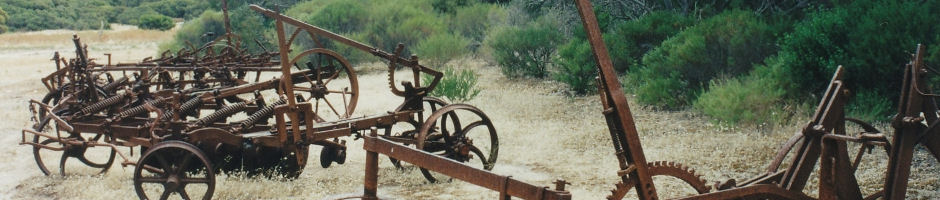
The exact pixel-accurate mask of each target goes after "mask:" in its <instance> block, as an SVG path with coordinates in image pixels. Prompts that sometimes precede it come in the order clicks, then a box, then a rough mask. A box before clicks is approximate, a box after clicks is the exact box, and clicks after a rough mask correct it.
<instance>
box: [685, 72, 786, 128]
mask: <svg viewBox="0 0 940 200" xmlns="http://www.w3.org/2000/svg"><path fill="white" fill-rule="evenodd" d="M775 63H779V62H775ZM781 73H786V72H784V71H783V67H781V66H780V65H759V66H756V67H755V68H754V70H753V71H751V72H750V73H748V75H746V76H741V77H735V78H729V79H724V80H712V81H711V82H710V83H709V89H708V91H706V92H704V93H702V95H701V96H699V97H698V99H696V100H695V102H694V107H695V108H696V109H697V110H699V111H701V112H702V113H704V114H706V115H709V116H712V117H713V118H715V119H717V120H719V121H721V122H725V123H730V124H737V123H747V124H761V123H773V122H777V121H779V120H780V119H782V118H783V117H784V116H786V114H785V113H784V112H783V109H782V106H781V104H783V103H785V99H784V95H785V94H786V91H785V89H784V87H785V86H786V85H785V84H786V83H781V82H779V81H780V80H778V79H775V77H776V76H777V75H778V74H781Z"/></svg>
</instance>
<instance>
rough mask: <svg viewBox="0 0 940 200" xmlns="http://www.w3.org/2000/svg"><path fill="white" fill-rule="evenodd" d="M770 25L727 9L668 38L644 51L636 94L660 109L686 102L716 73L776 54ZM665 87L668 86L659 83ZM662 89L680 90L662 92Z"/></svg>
mask: <svg viewBox="0 0 940 200" xmlns="http://www.w3.org/2000/svg"><path fill="white" fill-rule="evenodd" d="M769 28H770V27H769V26H768V25H767V24H766V23H764V22H763V21H761V20H760V19H759V18H758V16H756V15H754V14H753V13H750V12H746V11H728V12H724V13H722V14H719V15H716V16H714V17H711V18H708V19H706V20H705V21H703V22H702V23H699V24H696V25H695V26H692V27H690V28H688V29H686V30H684V31H682V32H680V33H678V34H676V35H675V36H673V37H670V38H669V39H667V40H665V41H663V43H662V44H661V45H660V46H659V47H657V48H655V49H653V50H652V51H650V52H649V53H647V54H646V55H645V56H643V66H642V67H641V69H639V73H631V74H636V75H635V76H632V77H631V79H633V81H635V82H636V83H638V85H637V86H636V87H638V88H637V89H636V91H637V95H638V96H640V97H641V99H648V100H649V101H645V102H649V103H655V104H657V105H658V106H657V107H659V108H662V109H676V108H680V107H683V106H686V105H688V103H690V102H691V100H692V99H693V98H694V97H695V96H697V94H698V93H699V92H701V91H702V90H703V89H706V88H707V87H708V85H709V82H710V81H711V80H712V79H713V78H716V77H719V76H725V77H734V76H736V75H738V74H742V73H745V72H748V71H749V70H750V69H751V68H752V65H753V64H755V63H758V62H760V61H762V60H764V59H765V57H767V56H768V55H770V54H771V53H773V51H774V45H773V37H772V35H771V33H770V32H769ZM659 79H665V80H659ZM672 79H675V80H672ZM663 83H670V84H663ZM676 83H683V84H676ZM665 86H669V87H668V88H660V87H665ZM676 87H679V88H676ZM660 89H669V90H673V89H675V90H678V91H679V94H672V95H667V94H663V91H661V90H660ZM646 92H651V93H652V94H651V93H646ZM674 98H677V99H674ZM666 102H668V103H666ZM664 103H665V105H663V104H664Z"/></svg>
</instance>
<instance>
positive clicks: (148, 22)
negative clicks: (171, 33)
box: [138, 14, 175, 31]
mask: <svg viewBox="0 0 940 200" xmlns="http://www.w3.org/2000/svg"><path fill="white" fill-rule="evenodd" d="M139 22H140V24H138V26H139V27H140V28H142V29H156V30H161V31H165V30H170V29H172V28H173V26H174V25H175V24H173V19H170V17H167V16H163V15H160V14H154V15H144V16H140V20H139Z"/></svg>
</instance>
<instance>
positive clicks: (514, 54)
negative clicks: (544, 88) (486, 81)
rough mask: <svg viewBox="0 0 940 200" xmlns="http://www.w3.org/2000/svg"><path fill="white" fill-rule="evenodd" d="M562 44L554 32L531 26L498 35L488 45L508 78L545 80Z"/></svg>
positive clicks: (508, 28) (544, 27) (559, 33)
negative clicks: (553, 56) (552, 59)
mask: <svg viewBox="0 0 940 200" xmlns="http://www.w3.org/2000/svg"><path fill="white" fill-rule="evenodd" d="M563 41H564V38H562V34H561V32H558V30H556V29H555V28H553V27H551V26H548V25H541V24H540V23H531V24H529V25H526V26H523V27H507V28H505V29H502V30H499V31H496V33H494V35H492V36H490V37H488V38H487V41H486V43H487V45H488V46H489V48H490V49H492V51H493V52H492V54H493V58H494V59H495V60H496V62H497V63H498V64H499V66H500V68H501V69H502V72H503V74H504V75H506V76H507V77H510V78H515V77H534V78H544V77H546V76H547V75H548V70H547V68H548V65H549V63H550V62H551V58H552V55H553V54H554V53H555V50H556V48H557V46H558V45H559V44H561V43H562V42H563Z"/></svg>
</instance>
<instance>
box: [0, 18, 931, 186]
mask: <svg viewBox="0 0 940 200" xmlns="http://www.w3.org/2000/svg"><path fill="white" fill-rule="evenodd" d="M121 31H122V30H116V31H108V32H106V33H107V34H111V33H112V32H113V33H115V34H117V35H121V34H123V32H121ZM139 32H141V31H139ZM79 34H80V35H81V34H82V33H79ZM93 34H94V33H93ZM127 34H128V35H127V36H116V35H114V36H109V37H110V38H111V39H110V40H107V41H105V40H101V41H97V42H96V41H94V40H93V39H87V40H85V41H86V42H88V43H89V46H90V47H92V48H93V49H94V48H107V49H112V50H115V51H116V52H115V56H118V55H119V54H118V53H121V55H122V56H127V57H131V58H129V59H126V60H128V61H132V60H136V59H139V58H142V57H146V56H149V55H152V54H153V53H154V52H153V49H156V42H159V40H157V41H155V40H154V39H153V38H161V39H162V40H166V39H169V37H168V36H167V35H169V34H166V33H163V34H156V33H147V32H141V34H144V35H145V36H137V35H133V34H131V33H127ZM146 34H155V35H149V36H146ZM70 37H71V36H70V33H61V34H51V35H49V36H41V33H25V34H24V33H17V34H6V35H0V39H2V40H0V43H4V44H3V45H0V53H2V54H0V62H2V63H0V66H2V68H0V69H2V70H0V76H2V77H3V79H0V92H2V94H4V96H3V97H2V99H3V100H2V101H0V110H2V111H3V112H4V113H2V114H4V115H5V116H8V118H7V120H3V121H0V130H2V131H3V132H5V133H7V136H6V137H0V143H2V144H3V145H0V153H4V155H7V156H3V157H0V163H2V164H0V177H4V178H3V181H0V199H5V198H17V199H113V198H118V199H124V198H134V197H135V196H136V195H135V194H134V190H133V186H132V181H131V172H132V170H133V168H132V167H128V168H121V167H120V166H119V165H115V166H114V168H112V170H111V171H110V172H109V173H107V174H104V175H101V176H70V177H58V176H52V177H47V176H42V175H41V173H40V172H39V170H37V169H36V167H35V164H34V163H33V159H32V155H31V152H30V151H31V150H30V148H29V147H26V146H19V145H15V144H16V143H17V142H18V141H19V135H18V133H19V129H21V128H23V127H27V126H29V121H28V120H27V118H28V116H27V115H28V111H27V110H26V101H27V100H28V99H30V98H34V99H35V98H41V96H42V95H43V94H44V91H43V89H42V86H41V85H39V84H37V83H38V82H39V81H38V80H39V77H41V76H42V75H44V74H48V73H49V72H50V71H51V69H53V67H52V64H51V62H49V61H48V58H49V57H51V54H52V53H51V52H52V51H61V52H71V51H72V50H71V48H70V46H69V45H70V44H71V43H70V41H69V38H70ZM93 37H94V36H84V35H83V38H93ZM42 38H46V39H45V40H44V39H42ZM116 38H124V39H116ZM8 39H9V40H8ZM10 40H22V41H31V42H26V43H27V44H20V43H18V42H13V41H10ZM47 40H48V41H47ZM14 43H15V44H14ZM7 44H11V45H12V46H8V45H7ZM141 45H142V46H141ZM95 52H97V53H100V52H101V51H93V53H95ZM93 55H96V54H93ZM456 62H457V63H455V64H457V65H458V66H461V67H466V68H470V69H473V70H475V71H476V72H477V73H478V74H480V75H481V76H480V87H481V88H482V89H483V92H482V93H480V95H479V96H478V97H477V98H476V99H474V100H471V101H470V102H468V103H469V104H472V105H476V106H478V107H480V108H481V109H482V110H484V111H485V112H486V113H487V115H489V117H490V118H492V119H493V120H494V123H495V125H496V127H497V129H498V131H499V137H500V138H499V139H500V143H501V145H500V146H501V147H502V148H501V150H500V155H499V161H498V162H497V165H496V168H495V169H494V170H493V171H494V172H496V173H499V174H506V175H512V176H513V177H514V178H517V179H520V180H523V181H526V182H529V183H533V184H537V185H545V186H549V185H552V184H551V182H552V181H554V180H555V179H565V180H567V181H570V182H572V185H571V186H569V187H568V188H569V190H571V192H572V193H573V195H574V197H575V198H576V199H601V198H603V197H605V196H606V195H607V194H608V190H610V189H612V188H613V184H614V183H615V182H616V181H617V177H616V175H615V172H616V170H617V163H616V159H615V158H614V156H613V149H612V147H611V145H610V139H609V135H608V132H607V128H606V124H605V122H604V118H603V116H602V115H601V114H600V109H601V106H600V104H599V102H598V97H597V96H587V97H575V98H570V97H566V96H564V93H563V92H562V91H560V90H561V89H562V88H563V87H562V86H561V85H560V84H558V83H555V82H551V81H536V80H508V79H506V78H505V77H504V76H502V75H500V73H499V70H498V69H497V68H495V67H492V66H488V65H487V64H485V63H484V62H480V61H479V60H461V61H456ZM376 65H377V64H372V66H363V67H361V68H364V69H365V68H368V69H369V70H366V71H372V72H370V73H360V77H359V81H360V91H361V94H363V96H361V97H360V102H359V106H358V108H357V110H356V116H361V115H375V114H380V113H384V112H385V111H389V110H392V109H394V108H395V107H396V106H397V105H398V104H399V103H400V102H401V98H399V97H395V96H394V95H392V94H391V93H390V92H389V91H388V85H387V83H386V81H387V80H386V78H387V77H386V74H385V73H384V72H383V70H382V69H381V68H382V67H381V66H376ZM398 74H399V75H400V77H398V78H399V79H400V80H403V79H406V78H408V77H407V76H408V74H410V73H398ZM628 99H632V98H630V97H628ZM630 105H633V106H634V107H633V108H632V109H633V114H634V116H635V118H636V120H637V127H638V129H639V132H640V138H641V140H642V143H643V147H644V150H645V153H646V157H647V159H648V160H649V161H659V160H668V161H676V162H679V163H682V164H685V165H687V166H689V167H692V168H694V169H696V170H697V171H698V172H699V173H700V174H703V175H704V176H705V178H706V179H707V180H709V182H715V181H723V180H726V179H729V178H735V179H738V180H742V179H746V178H748V177H750V176H754V175H756V174H758V173H760V172H762V171H763V170H764V168H765V167H766V165H767V164H769V162H770V160H771V159H772V156H773V154H774V152H775V151H776V148H777V147H778V146H779V145H780V144H781V143H782V142H784V141H785V140H786V139H787V138H788V137H789V136H790V135H792V133H794V132H796V131H797V130H798V128H799V127H800V126H801V124H802V123H791V124H788V125H785V126H779V127H761V128H749V127H745V128H729V127H722V126H718V125H714V124H712V123H710V122H709V120H708V119H705V118H703V117H701V116H698V115H696V114H694V113H691V112H663V111H654V110H651V109H647V108H643V107H636V106H635V105H636V104H635V103H633V102H632V101H631V103H630ZM795 121H801V120H795ZM361 146H362V143H361V141H350V143H349V148H350V151H349V155H348V160H347V162H346V164H345V165H339V166H336V165H334V166H333V167H331V168H327V169H323V168H320V167H319V164H317V163H316V159H317V156H318V155H319V149H320V148H319V147H317V146H314V147H312V148H311V152H312V155H311V160H310V162H308V164H307V166H306V170H305V172H304V173H303V174H302V175H301V176H300V178H299V179H297V180H293V181H283V180H271V179H263V178H245V177H243V176H238V175H231V176H230V175H222V176H220V177H217V181H218V185H217V186H216V194H215V195H216V196H215V197H216V198H218V199H335V198H341V197H349V196H356V195H358V194H360V193H361V188H362V185H361V180H362V177H363V170H364V164H363V162H364V160H365V153H364V151H363V150H361ZM874 155H876V156H869V157H867V159H866V160H865V163H864V164H863V166H884V165H885V160H886V159H885V158H884V157H883V155H884V152H883V151H878V150H876V151H875V154H874ZM879 155H880V156H882V157H878V156H879ZM380 163H381V165H380V168H381V170H380V172H379V175H380V176H379V194H380V195H381V196H382V197H384V198H390V199H493V198H495V197H496V196H497V193H496V192H492V191H488V190H484V189H482V188H480V187H477V186H474V185H471V184H467V183H464V182H460V181H453V182H446V183H439V184H427V183H425V181H424V179H423V178H422V177H421V174H420V172H419V171H418V170H416V169H414V168H409V169H406V170H403V171H402V170H397V169H394V168H393V167H392V166H391V165H390V164H389V163H388V162H387V160H386V159H385V158H381V159H380ZM938 166H940V165H938V164H937V161H936V160H934V159H932V158H931V157H930V156H929V155H927V153H926V152H925V151H924V150H922V149H921V150H918V151H917V156H916V157H915V164H914V166H913V170H914V173H913V176H912V178H911V185H912V188H911V190H910V192H909V194H910V195H911V196H913V198H923V199H930V198H934V199H935V198H940V189H938V188H940V181H938V178H937V176H936V175H937V174H938V171H940V170H938V168H937V167H938ZM882 173H883V168H878V167H863V168H862V169H860V171H859V175H858V177H860V178H859V179H862V182H863V187H865V189H866V190H865V191H866V192H868V193H870V192H871V191H873V189H874V188H877V187H879V186H878V185H879V183H880V182H882V180H881V179H880V177H882V176H883V174H882ZM655 180H656V181H657V187H658V190H659V193H660V196H663V197H676V196H681V195H686V194H689V193H690V190H689V189H688V188H687V187H685V186H683V185H682V184H677V183H676V181H675V180H670V179H659V178H657V179H655ZM813 180H815V179H813ZM807 188H808V189H807V192H809V193H815V191H814V189H812V188H815V186H814V185H811V186H808V187H807Z"/></svg>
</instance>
